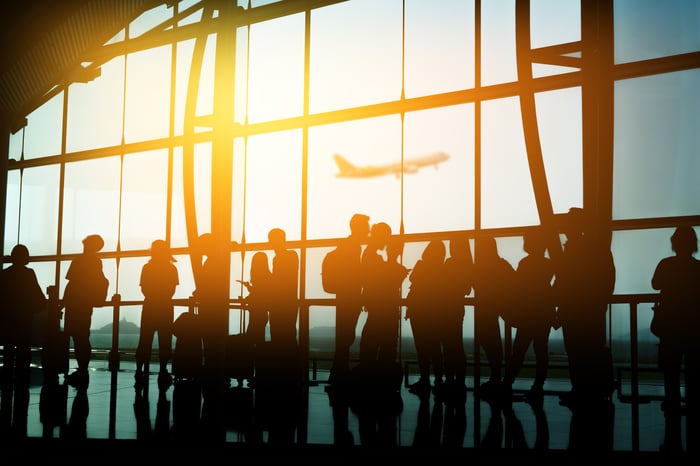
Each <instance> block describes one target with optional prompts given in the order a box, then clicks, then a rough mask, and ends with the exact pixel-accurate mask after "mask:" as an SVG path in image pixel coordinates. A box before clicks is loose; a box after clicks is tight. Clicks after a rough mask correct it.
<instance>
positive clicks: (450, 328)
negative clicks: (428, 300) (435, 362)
mask: <svg viewBox="0 0 700 466" xmlns="http://www.w3.org/2000/svg"><path fill="white" fill-rule="evenodd" d="M449 251H450V256H449V257H448V258H447V259H445V266H444V274H443V285H442V288H441V289H442V297H441V300H440V303H441V306H442V307H443V312H444V326H443V331H442V346H443V358H444V361H445V387H446V389H447V394H448V395H449V396H462V395H466V388H467V387H466V384H465V377H466V371H467V358H466V354H465V349H464V304H465V298H466V296H467V295H468V294H470V293H471V292H472V287H473V280H474V259H473V258H472V251H471V247H470V245H469V238H467V237H466V236H465V235H461V234H457V235H455V236H453V237H452V238H451V239H450V244H449Z"/></svg>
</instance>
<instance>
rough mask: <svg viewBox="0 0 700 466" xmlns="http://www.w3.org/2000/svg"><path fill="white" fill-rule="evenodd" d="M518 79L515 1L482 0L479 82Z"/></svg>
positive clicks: (489, 82)
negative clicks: (486, 0) (485, 0)
mask: <svg viewBox="0 0 700 466" xmlns="http://www.w3.org/2000/svg"><path fill="white" fill-rule="evenodd" d="M517 79H518V70H517V64H516V61H515V2H513V1H511V0H489V1H488V2H481V84H482V85H485V86H487V85H490V84H499V83H504V82H510V81H515V80H517Z"/></svg>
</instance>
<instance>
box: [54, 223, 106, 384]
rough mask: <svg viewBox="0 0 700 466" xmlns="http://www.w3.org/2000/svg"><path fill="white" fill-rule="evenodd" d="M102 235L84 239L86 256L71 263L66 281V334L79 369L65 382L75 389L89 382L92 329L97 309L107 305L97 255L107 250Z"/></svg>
mask: <svg viewBox="0 0 700 466" xmlns="http://www.w3.org/2000/svg"><path fill="white" fill-rule="evenodd" d="M104 244H105V243H104V240H103V239H102V237H101V236H100V235H89V236H87V237H85V239H83V253H82V254H80V255H78V256H76V257H75V259H73V261H72V262H71V263H70V266H69V267H68V272H67V273H66V279H67V280H68V284H67V285H66V289H65V291H64V292H63V305H64V306H65V309H66V313H65V322H64V327H65V329H64V331H65V332H66V334H67V335H68V336H69V337H70V338H73V347H74V349H75V358H76V360H77V362H78V369H77V370H76V371H74V372H73V373H72V374H70V375H68V376H66V382H67V383H68V384H70V385H73V386H85V385H87V384H88V382H89V380H90V378H89V375H88V365H89V364H90V359H91V357H92V346H91V344H90V325H91V324H92V311H93V307H94V306H101V305H103V304H104V302H105V296H106V287H105V286H104V285H105V284H108V282H107V279H106V278H105V276H104V272H103V271H102V259H100V258H99V257H98V256H97V253H98V252H99V251H100V250H101V249H102V248H103V247H104Z"/></svg>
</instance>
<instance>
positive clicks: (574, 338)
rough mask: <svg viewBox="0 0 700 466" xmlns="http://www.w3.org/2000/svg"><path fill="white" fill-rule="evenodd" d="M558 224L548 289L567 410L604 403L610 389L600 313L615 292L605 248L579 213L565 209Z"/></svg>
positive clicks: (608, 358)
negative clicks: (565, 373)
mask: <svg viewBox="0 0 700 466" xmlns="http://www.w3.org/2000/svg"><path fill="white" fill-rule="evenodd" d="M562 226H563V232H564V234H565V235H566V243H565V245H564V251H563V253H562V256H561V258H560V259H559V260H558V262H557V263H555V264H554V265H555V268H554V270H555V272H554V273H555V278H554V285H553V286H554V298H555V300H556V303H557V320H558V322H559V323H560V324H561V329H562V335H563V338H564V347H565V349H566V354H567V358H568V360H569V377H570V379H571V388H572V389H571V392H569V393H564V394H562V395H561V396H560V399H561V403H562V404H564V405H567V406H572V405H574V404H579V402H590V401H605V400H606V399H608V398H609V397H610V395H611V394H612V391H613V390H614V374H613V366H612V356H611V353H610V348H609V347H608V346H607V345H606V328H605V315H606V313H607V307H608V304H609V303H610V300H611V298H612V294H613V290H614V288H615V263H614V261H613V256H612V252H611V251H610V247H609V245H606V244H604V243H603V242H602V241H601V239H600V238H598V237H597V236H596V235H595V233H594V232H593V231H590V230H588V231H587V229H586V228H585V227H586V222H585V216H584V211H583V209H581V208H578V207H572V208H571V209H569V212H568V213H567V214H566V215H565V216H564V217H563V224H562Z"/></svg>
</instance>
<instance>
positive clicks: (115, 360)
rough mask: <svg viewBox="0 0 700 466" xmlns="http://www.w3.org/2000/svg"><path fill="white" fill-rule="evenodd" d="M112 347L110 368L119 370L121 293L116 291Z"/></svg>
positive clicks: (113, 305) (113, 306)
mask: <svg viewBox="0 0 700 466" xmlns="http://www.w3.org/2000/svg"><path fill="white" fill-rule="evenodd" d="M112 309H113V310H112V348H111V350H110V351H109V370H110V371H112V372H117V371H119V360H120V358H119V311H120V309H121V295H120V294H118V293H115V294H114V296H112Z"/></svg>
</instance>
